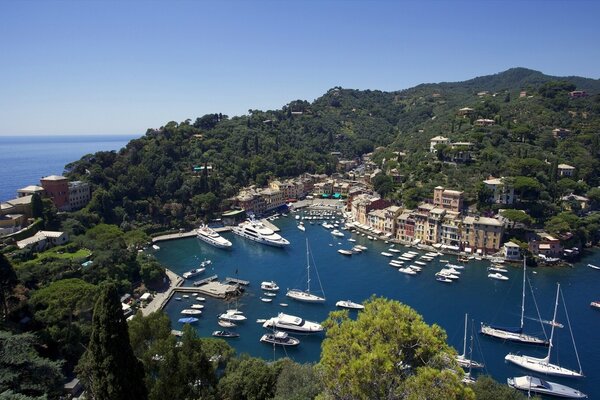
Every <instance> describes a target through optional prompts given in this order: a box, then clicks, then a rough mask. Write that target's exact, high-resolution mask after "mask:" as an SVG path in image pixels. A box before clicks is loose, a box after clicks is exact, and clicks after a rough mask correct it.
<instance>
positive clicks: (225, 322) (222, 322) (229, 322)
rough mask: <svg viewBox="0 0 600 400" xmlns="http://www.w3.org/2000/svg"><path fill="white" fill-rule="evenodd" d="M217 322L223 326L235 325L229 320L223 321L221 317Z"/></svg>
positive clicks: (230, 326) (231, 326)
mask: <svg viewBox="0 0 600 400" xmlns="http://www.w3.org/2000/svg"><path fill="white" fill-rule="evenodd" d="M217 324H219V326H222V327H223V328H233V327H235V326H237V325H236V324H234V323H233V322H231V321H225V320H223V319H220V320H219V321H218V322H217Z"/></svg>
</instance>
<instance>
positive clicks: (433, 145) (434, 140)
mask: <svg viewBox="0 0 600 400" xmlns="http://www.w3.org/2000/svg"><path fill="white" fill-rule="evenodd" d="M449 143H450V139H448V138H446V137H443V136H436V137H434V138H431V139H430V140H429V152H430V153H437V147H436V146H437V145H438V144H445V145H447V144H449Z"/></svg>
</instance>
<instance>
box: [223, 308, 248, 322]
mask: <svg viewBox="0 0 600 400" xmlns="http://www.w3.org/2000/svg"><path fill="white" fill-rule="evenodd" d="M231 311H232V310H227V312H225V313H223V314H221V315H219V319H221V320H224V321H229V322H241V321H245V320H246V317H245V316H244V315H242V314H238V313H235V312H231Z"/></svg>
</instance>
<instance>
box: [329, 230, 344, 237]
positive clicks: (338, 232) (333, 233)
mask: <svg viewBox="0 0 600 400" xmlns="http://www.w3.org/2000/svg"><path fill="white" fill-rule="evenodd" d="M331 234H332V235H333V236H337V237H344V234H343V233H342V232H340V231H338V230H337V229H334V230H332V231H331Z"/></svg>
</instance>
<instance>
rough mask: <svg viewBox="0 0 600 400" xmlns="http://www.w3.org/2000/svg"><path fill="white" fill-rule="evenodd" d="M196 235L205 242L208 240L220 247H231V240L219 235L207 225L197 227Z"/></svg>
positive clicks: (209, 242)
mask: <svg viewBox="0 0 600 400" xmlns="http://www.w3.org/2000/svg"><path fill="white" fill-rule="evenodd" d="M196 236H197V237H198V239H200V240H202V241H203V242H206V243H208V244H210V245H212V246H215V247H218V248H220V249H228V248H230V247H231V242H230V241H229V240H227V239H225V238H224V237H222V236H221V235H219V234H218V233H217V232H215V231H214V230H213V229H211V228H209V227H208V226H207V225H203V226H201V227H200V228H198V229H196Z"/></svg>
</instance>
